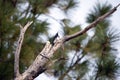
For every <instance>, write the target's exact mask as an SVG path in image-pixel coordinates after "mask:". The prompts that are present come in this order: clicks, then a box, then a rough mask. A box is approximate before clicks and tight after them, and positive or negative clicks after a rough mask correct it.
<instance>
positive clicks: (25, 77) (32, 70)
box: [15, 4, 120, 80]
mask: <svg viewBox="0 0 120 80" xmlns="http://www.w3.org/2000/svg"><path fill="white" fill-rule="evenodd" d="M119 6H120V4H119V5H117V6H116V7H114V8H113V9H112V10H110V11H109V12H107V13H106V14H104V15H103V16H101V17H99V18H98V19H97V20H95V21H94V22H92V23H91V24H90V25H88V26H87V27H86V28H85V29H84V30H82V31H79V32H76V33H74V34H72V35H67V36H64V37H63V38H60V39H57V40H56V42H55V43H54V45H53V46H51V44H50V42H49V41H48V42H47V43H46V45H45V47H44V49H43V50H42V51H41V52H40V53H39V55H38V56H37V57H36V59H35V61H34V62H33V63H32V64H31V65H30V67H29V68H28V69H27V70H26V71H25V72H24V73H22V74H21V75H20V76H18V77H17V78H16V80H33V79H34V78H35V77H36V75H39V74H41V73H43V72H44V71H43V72H42V71H41V70H42V68H43V67H44V65H45V64H46V63H47V61H48V60H49V59H50V58H51V57H52V56H53V54H54V53H55V51H56V50H57V49H59V48H60V47H61V46H62V44H63V43H64V42H67V41H69V40H71V39H74V38H76V37H78V36H80V35H82V34H84V33H86V32H87V31H88V30H89V29H91V28H93V27H95V26H96V25H97V24H98V23H99V22H100V21H102V20H104V19H105V18H106V17H108V16H110V15H111V14H113V13H114V12H115V11H116V10H117V7H119ZM21 34H22V33H21ZM21 36H22V35H21ZM22 37H24V36H22ZM21 40H23V38H22V39H21V38H20V40H19V41H21ZM19 41H18V43H19ZM20 43H21V44H22V41H21V42H20ZM20 43H19V44H18V46H19V47H18V48H17V50H20V49H21V44H20ZM17 50H16V51H17ZM16 53H18V54H16V56H18V58H19V53H20V51H19V52H16ZM40 54H42V55H44V56H41V55H40ZM16 60H18V61H19V59H17V58H16ZM79 60H81V59H79ZM79 60H77V61H76V62H75V63H74V64H73V65H76V64H77V62H79ZM15 64H16V63H15ZM17 65H18V63H17ZM15 67H16V68H17V67H18V66H15ZM16 68H15V70H16ZM71 68H72V67H70V69H71ZM17 69H18V68H17ZM39 71H41V72H39ZM67 72H69V70H68V71H67Z"/></svg>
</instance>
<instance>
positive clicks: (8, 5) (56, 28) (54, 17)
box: [0, 0, 120, 80]
mask: <svg viewBox="0 0 120 80" xmlns="http://www.w3.org/2000/svg"><path fill="white" fill-rule="evenodd" d="M119 3H120V0H116V1H115V0H90V1H88V0H0V80H13V78H14V74H13V72H14V71H13V70H14V65H13V64H14V52H15V49H16V42H17V40H18V37H19V34H20V28H19V26H20V25H22V26H24V25H25V24H26V23H27V22H28V21H33V24H32V25H31V26H30V27H29V28H28V30H27V32H26V34H25V39H24V42H23V46H22V50H21V54H20V72H21V73H22V72H24V71H25V70H26V69H27V68H28V67H29V66H30V65H31V64H32V62H33V61H34V59H35V58H36V56H37V55H38V54H39V52H40V51H41V50H42V48H43V47H44V45H45V43H46V41H48V40H49V41H50V42H51V41H52V38H53V37H54V35H55V34H56V33H58V34H59V37H63V36H64V35H70V34H73V33H75V32H77V31H80V30H83V29H84V28H85V27H86V26H87V25H89V24H90V23H92V22H93V21H94V20H96V19H97V18H98V17H99V16H101V15H103V14H105V13H106V12H108V11H109V10H111V9H112V8H113V7H114V6H116V5H118V4H119ZM119 14H120V8H118V10H117V11H116V12H115V13H114V14H112V15H111V16H109V17H108V18H106V19H105V20H104V21H102V22H100V23H99V24H98V25H97V26H96V27H95V28H92V29H91V30H89V31H88V32H87V33H85V34H83V35H82V36H80V37H77V38H75V39H73V40H71V41H68V42H66V43H65V44H64V50H63V49H62V48H60V49H59V50H57V51H56V53H55V54H54V56H53V57H52V58H51V60H52V61H53V62H48V63H47V65H46V68H47V70H46V71H45V72H44V73H43V74H42V75H40V76H38V77H37V78H36V79H35V80H119V79H120V77H119V76H120V24H119V23H120V21H119V19H120V15H119ZM49 64H51V65H49Z"/></svg>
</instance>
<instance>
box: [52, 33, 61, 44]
mask: <svg viewBox="0 0 120 80" xmlns="http://www.w3.org/2000/svg"><path fill="white" fill-rule="evenodd" d="M58 37H59V35H58V32H57V33H56V34H55V36H53V37H52V38H51V44H52V46H54V44H55V40H56V39H57V38H58Z"/></svg>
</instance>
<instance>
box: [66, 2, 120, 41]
mask: <svg viewBox="0 0 120 80" xmlns="http://www.w3.org/2000/svg"><path fill="white" fill-rule="evenodd" d="M119 6H120V3H119V4H118V5H117V6H116V7H114V8H113V9H112V10H110V11H109V12H107V13H106V14H104V15H102V16H100V17H98V18H97V19H96V20H95V21H94V22H92V23H91V24H90V25H88V26H87V27H86V28H85V29H83V30H81V31H79V32H76V33H74V34H72V35H67V36H65V40H64V42H66V41H69V40H71V39H73V38H76V37H78V36H80V35H83V34H84V33H86V32H87V31H88V30H89V29H91V28H93V27H96V25H97V24H98V23H99V22H101V21H103V20H104V19H105V18H107V17H108V16H110V15H111V14H113V13H114V12H115V11H116V10H117V8H118V7H119Z"/></svg>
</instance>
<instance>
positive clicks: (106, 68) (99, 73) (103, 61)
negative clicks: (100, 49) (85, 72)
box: [96, 55, 120, 80]
mask: <svg viewBox="0 0 120 80" xmlns="http://www.w3.org/2000/svg"><path fill="white" fill-rule="evenodd" d="M119 68H120V65H119V63H118V62H117V61H116V60H115V58H113V57H109V55H107V57H106V56H105V57H102V58H100V59H98V60H97V62H96V79H98V80H101V79H102V80H104V79H105V80H106V79H108V80H115V79H116V76H117V74H118V69H119Z"/></svg>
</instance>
